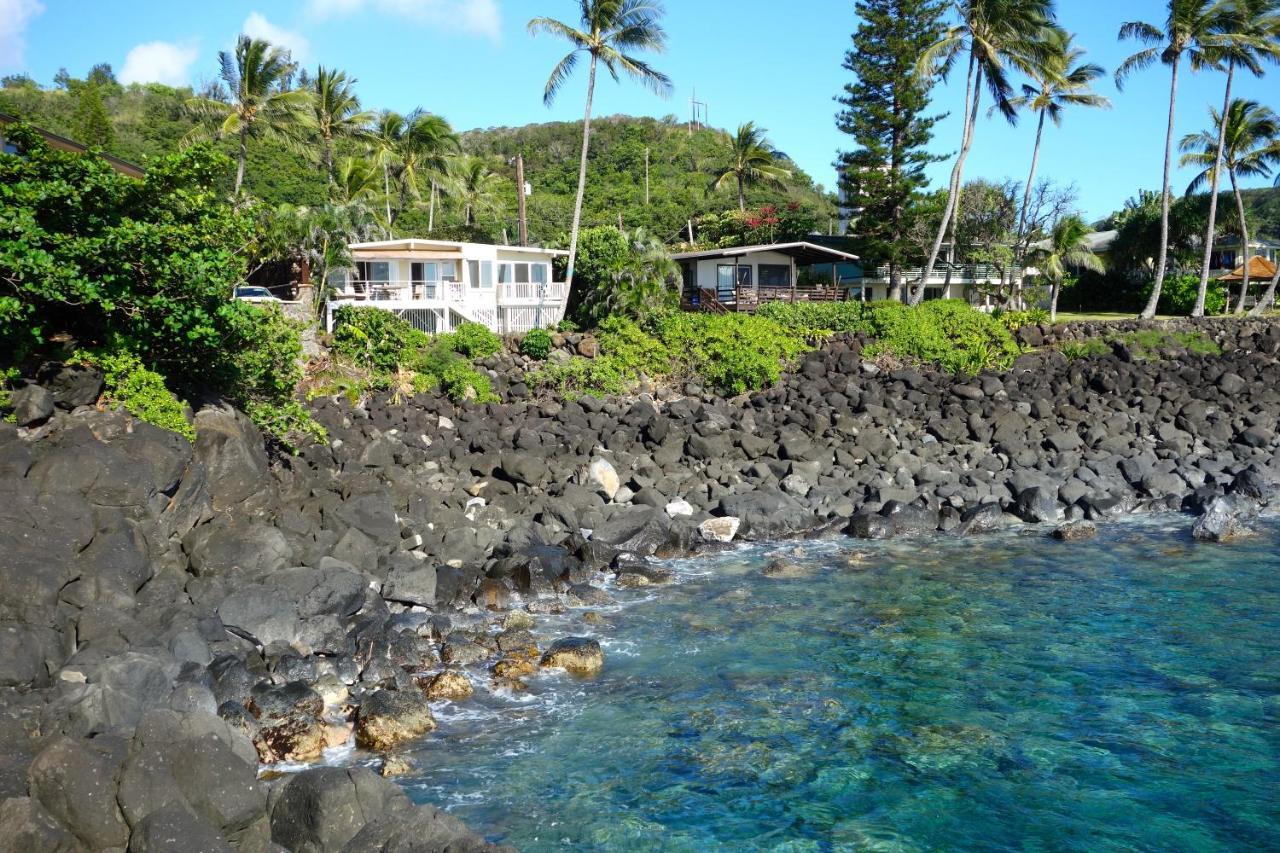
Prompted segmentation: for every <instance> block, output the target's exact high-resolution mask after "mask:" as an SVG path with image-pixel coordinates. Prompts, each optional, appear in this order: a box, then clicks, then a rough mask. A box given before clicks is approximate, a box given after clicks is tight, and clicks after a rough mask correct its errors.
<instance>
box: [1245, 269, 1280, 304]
mask: <svg viewBox="0 0 1280 853" xmlns="http://www.w3.org/2000/svg"><path fill="white" fill-rule="evenodd" d="M1276 285H1280V263H1277V264H1276V274H1275V275H1273V276H1271V283H1270V284H1268V285H1267V292H1266V293H1264V294H1262V298H1261V299H1259V300H1258V304H1257V305H1254V306H1253V308H1252V309H1251V310H1250V311H1249V316H1250V317H1260V316H1262V314H1263V313H1264V312H1266V310H1267V309H1268V308H1270V307H1271V304H1272V303H1273V302H1275V301H1276Z"/></svg>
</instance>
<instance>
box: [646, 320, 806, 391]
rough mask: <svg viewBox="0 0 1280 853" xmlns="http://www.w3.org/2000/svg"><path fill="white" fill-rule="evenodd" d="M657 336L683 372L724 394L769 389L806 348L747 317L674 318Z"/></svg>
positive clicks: (772, 325)
mask: <svg viewBox="0 0 1280 853" xmlns="http://www.w3.org/2000/svg"><path fill="white" fill-rule="evenodd" d="M660 336H661V338H662V342H663V343H664V344H665V345H666V347H667V350H668V351H669V352H670V353H671V354H672V356H673V357H674V358H675V359H676V360H677V362H678V363H680V364H682V365H684V367H685V369H686V370H687V372H688V373H690V374H693V375H696V376H699V377H700V378H701V379H702V381H703V382H705V383H706V384H707V386H709V387H710V388H713V389H715V390H716V391H718V392H720V393H722V394H728V395H732V394H741V393H743V392H745V391H749V390H755V389H760V388H764V387H766V386H768V385H772V384H773V383H774V382H777V381H778V379H779V377H780V376H781V375H782V369H783V367H784V366H786V365H787V364H788V363H790V362H791V361H792V360H793V359H794V358H795V357H796V356H797V355H799V354H800V353H802V352H804V351H805V349H807V345H806V342H805V339H804V336H803V335H800V334H797V333H796V332H793V331H789V330H787V329H784V328H783V327H782V326H779V325H778V324H777V323H775V322H774V321H773V320H770V319H768V318H767V317H758V316H753V315H751V314H676V315H673V316H671V317H669V318H667V319H666V320H665V321H664V322H663V323H662V326H661V329H660Z"/></svg>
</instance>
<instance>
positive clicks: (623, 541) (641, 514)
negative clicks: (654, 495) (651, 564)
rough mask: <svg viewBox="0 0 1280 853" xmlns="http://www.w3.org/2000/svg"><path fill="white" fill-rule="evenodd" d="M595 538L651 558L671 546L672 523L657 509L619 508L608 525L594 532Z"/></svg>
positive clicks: (643, 507) (610, 518)
mask: <svg viewBox="0 0 1280 853" xmlns="http://www.w3.org/2000/svg"><path fill="white" fill-rule="evenodd" d="M591 539H592V541H594V542H600V543H603V544H605V545H608V546H610V547H612V548H614V549H616V550H618V551H625V552H628V553H632V554H638V555H640V556H645V557H647V556H651V555H653V554H657V553H659V552H662V551H664V550H665V549H667V548H668V546H669V545H670V542H671V529H670V521H669V519H668V518H667V515H666V513H664V512H663V511H662V510H659V509H657V508H655V507H651V506H629V507H619V508H618V509H617V510H616V511H615V512H614V513H613V514H612V515H611V516H610V517H609V518H608V519H607V520H606V521H605V522H604V524H601V525H599V526H597V527H596V528H595V529H594V530H592V531H591Z"/></svg>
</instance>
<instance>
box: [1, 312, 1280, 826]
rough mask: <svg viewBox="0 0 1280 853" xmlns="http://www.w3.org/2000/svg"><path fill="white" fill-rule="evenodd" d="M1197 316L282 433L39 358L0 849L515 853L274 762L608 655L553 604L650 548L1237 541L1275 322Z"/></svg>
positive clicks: (382, 736) (404, 726)
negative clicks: (1012, 343)
mask: <svg viewBox="0 0 1280 853" xmlns="http://www.w3.org/2000/svg"><path fill="white" fill-rule="evenodd" d="M1186 327H1187V328H1189V329H1192V328H1193V329H1195V330H1199V331H1202V332H1205V333H1207V334H1208V335H1210V336H1211V337H1212V338H1213V339H1214V340H1215V341H1216V343H1217V344H1218V345H1219V346H1220V347H1221V349H1222V354H1221V355H1199V354H1194V353H1190V352H1187V351H1185V350H1182V351H1179V350H1177V349H1172V350H1168V351H1165V352H1162V353H1160V355H1161V358H1158V359H1155V358H1152V359H1144V358H1140V357H1139V356H1138V355H1137V354H1135V352H1133V351H1132V350H1131V349H1129V348H1128V347H1126V345H1125V344H1124V343H1123V342H1118V341H1117V342H1115V343H1114V344H1112V345H1111V351H1110V352H1109V353H1107V354H1105V355H1094V356H1090V357H1087V358H1078V359H1076V360H1069V359H1068V358H1067V357H1066V356H1064V355H1063V354H1062V353H1061V352H1058V351H1056V350H1052V349H1045V350H1041V351H1036V352H1031V353H1028V354H1027V355H1024V356H1022V357H1021V358H1020V359H1019V360H1018V362H1017V363H1016V364H1015V365H1014V366H1013V367H1012V368H1011V369H1010V370H1008V371H1003V372H989V373H984V374H981V375H979V376H977V377H973V378H956V377H951V376H948V375H943V374H940V373H937V372H935V371H931V370H928V369H922V368H914V367H909V366H908V367H904V366H900V365H893V364H890V363H888V362H886V361H884V360H879V361H876V362H872V361H866V360H864V359H863V358H862V357H861V351H862V346H863V343H864V342H863V341H860V340H858V339H856V338H851V337H844V338H836V339H833V340H830V341H828V342H826V343H825V344H824V345H823V346H822V348H821V349H819V350H816V351H815V352H813V353H811V354H809V355H808V356H806V357H804V358H803V359H802V360H801V362H800V363H799V364H798V365H797V367H796V369H795V370H794V371H793V372H791V373H789V374H786V375H785V376H784V378H783V380H782V381H781V382H780V383H779V384H778V385H777V386H775V387H773V388H770V389H768V390H766V391H763V392H760V393H757V394H751V395H744V396H742V397H738V398H734V399H731V400H725V399H718V398H716V397H714V396H711V395H708V394H706V393H705V392H703V390H702V389H700V388H698V387H696V386H694V385H686V386H684V387H681V388H661V389H657V388H655V389H651V392H652V393H649V394H641V395H639V396H638V397H636V398H634V399H626V400H596V399H592V398H583V399H581V400H578V401H552V400H540V399H536V398H534V397H533V396H532V395H531V392H530V389H529V385H528V384H527V383H526V381H525V371H526V370H527V369H528V368H529V367H530V365H529V364H527V363H526V362H525V361H524V360H522V359H521V358H520V357H519V356H516V355H512V354H503V355H499V356H495V357H493V358H492V359H489V360H487V361H486V362H484V363H482V366H483V367H485V368H486V369H488V370H489V371H490V374H491V377H492V379H493V384H494V388H495V390H496V391H497V392H498V393H499V394H500V396H501V397H502V398H503V402H502V403H499V404H491V405H485V406H474V405H464V406H461V407H459V406H454V405H453V404H451V403H449V402H448V401H447V400H445V399H443V398H440V397H435V396H426V395H423V396H419V397H416V398H413V399H410V400H406V401H402V402H398V403H396V402H393V401H392V400H390V399H387V398H381V399H375V400H373V401H370V402H369V403H368V404H366V405H364V406H362V407H359V408H353V407H351V406H350V405H349V404H347V403H346V402H344V401H338V400H330V399H324V400H318V401H315V403H313V408H314V410H315V414H316V417H317V419H318V420H320V421H321V422H322V423H323V424H324V425H325V426H326V428H327V429H328V431H329V437H330V443H329V444H328V445H324V446H314V447H310V448H306V449H304V450H303V451H302V452H301V453H299V454H298V455H297V456H278V457H275V458H273V457H272V456H269V454H268V451H267V448H266V447H265V446H264V443H263V440H262V437H261V435H260V434H259V433H258V432H257V431H256V429H255V428H254V427H253V426H252V424H250V423H249V422H248V420H247V419H246V418H245V417H244V416H243V415H240V414H238V413H236V412H234V411H232V410H229V409H225V408H216V407H209V408H205V409H203V410H201V411H200V412H199V413H198V414H197V416H196V425H197V439H196V441H195V443H194V445H192V444H188V442H187V441H186V440H185V439H183V438H181V437H180V436H177V435H175V434H173V433H168V432H165V431H163V430H160V429H157V428H155V427H152V426H150V425H148V424H145V423H141V422H139V421H136V420H133V419H132V418H129V417H127V416H125V415H123V414H121V413H118V412H102V411H99V410H97V409H96V408H94V407H93V406H92V403H93V402H94V401H95V400H96V398H97V392H98V390H99V389H100V387H101V380H100V377H97V376H96V375H95V374H93V373H92V371H88V370H85V369H78V368H61V367H58V366H50V367H49V368H48V369H46V370H43V371H42V372H41V374H40V376H39V382H38V384H32V385H31V386H29V387H28V388H25V389H22V390H20V391H18V392H16V393H15V403H16V404H17V415H18V420H19V423H20V425H19V426H15V425H9V424H3V425H0V491H2V492H3V494H4V496H5V499H4V500H0V548H2V549H3V551H4V553H5V555H6V556H5V559H4V560H2V561H0V648H2V651H3V653H2V654H0V686H3V688H4V689H3V691H0V695H2V696H3V701H2V702H0V743H2V744H3V755H2V756H0V850H35V849H40V850H45V849H47V850H105V849H123V848H127V849H128V850H130V851H160V850H179V849H181V850H197V849H198V850H205V849H207V850H231V849H234V850H241V851H256V850H281V849H285V850H314V851H328V850H348V851H374V850H398V851H399V850H423V851H426V850H445V849H448V850H473V849H474V850H480V849H492V848H491V847H490V846H489V845H487V844H486V843H485V842H484V840H483V839H480V838H477V837H475V836H474V835H472V834H470V833H469V832H468V831H467V830H466V828H465V827H464V826H462V825H461V823H460V822H458V821H457V820H455V819H453V818H451V817H449V816H448V815H445V814H443V813H441V812H439V811H438V810H436V809H433V808H431V807H429V806H421V807H415V806H412V805H411V804H410V803H409V801H408V800H407V798H406V797H405V795H404V794H403V793H402V792H401V791H400V789H399V788H398V787H397V786H396V785H395V783H394V782H392V781H390V780H389V779H387V778H383V777H382V776H380V775H378V774H376V773H373V772H372V771H370V770H367V769H363V768H358V769H344V768H314V769H311V770H307V771H304V772H301V773H297V774H292V775H289V776H284V777H281V778H278V779H267V778H265V777H263V778H259V773H258V768H259V764H260V763H261V764H265V765H270V764H273V763H277V762H282V761H289V762H299V761H301V762H306V761H312V760H314V759H316V758H318V757H319V756H320V755H321V754H322V752H323V750H324V749H325V748H326V747H328V746H331V745H334V744H338V743H346V742H351V741H354V742H355V743H356V745H358V746H359V747H361V748H365V749H370V750H377V751H381V752H384V753H386V754H387V758H386V760H385V762H384V765H383V768H384V769H383V772H384V774H385V775H394V774H395V773H396V772H402V771H403V770H405V769H406V767H405V763H404V761H403V759H401V758H400V757H399V756H398V755H397V754H396V750H397V747H398V746H400V745H402V744H406V743H411V742H412V741H413V740H414V739H416V738H419V737H421V736H422V735H423V734H425V733H427V732H429V731H431V730H432V729H434V728H435V719H434V717H433V713H432V706H433V704H434V703H438V702H446V701H451V702H466V701H467V697H468V696H469V695H470V694H471V692H472V691H474V690H485V689H501V690H520V689H521V688H522V686H523V682H522V679H523V678H525V677H527V676H528V675H530V674H531V673H533V672H536V671H537V670H538V669H539V668H541V667H556V668H561V669H565V670H566V671H568V672H571V673H575V674H578V675H590V674H591V673H592V672H594V671H597V670H598V669H599V667H600V666H601V665H604V661H603V656H602V655H601V652H600V648H599V645H598V644H597V643H595V642H594V641H593V640H589V639H586V638H583V637H573V636H559V635H556V636H550V635H547V634H546V633H545V632H544V631H541V630H540V628H539V624H540V623H539V619H540V617H542V616H543V615H544V614H547V613H558V612H564V611H565V610H566V609H570V610H572V609H574V608H578V609H579V610H578V611H577V612H579V613H581V614H582V616H583V618H589V617H587V616H586V614H588V613H589V612H590V608H591V607H595V606H601V605H602V604H605V603H607V602H608V601H609V597H608V593H607V592H606V591H605V590H604V589H603V588H602V587H601V584H600V580H601V579H602V578H604V577H608V576H609V575H610V574H611V575H612V576H613V577H614V579H615V582H616V583H617V584H618V585H621V586H630V587H635V586H648V585H653V584H660V583H663V582H665V581H666V580H668V579H669V578H670V574H669V573H668V572H667V571H666V570H664V569H662V568H661V567H658V566H655V565H654V564H652V563H651V562H649V561H648V560H647V559H646V558H648V557H651V556H674V555H679V554H688V553H692V552H694V551H696V550H698V549H700V548H716V547H724V545H725V543H729V542H734V541H743V540H749V541H753V540H768V539H777V538H784V537H792V536H824V535H855V536H863V537H876V538H881V537H888V536H907V535H913V534H923V533H934V532H937V531H942V532H944V533H948V534H951V535H972V534H977V533H981V532H983V531H985V530H990V529H993V528H995V527H997V526H999V525H1002V524H1005V523H1010V522H1012V521H1014V520H1015V519H1020V520H1022V521H1025V522H1031V523H1040V524H1045V525H1048V527H1047V528H1046V532H1048V531H1049V530H1057V531H1059V532H1058V534H1057V535H1059V536H1061V537H1063V538H1075V537H1079V536H1086V535H1088V530H1089V529H1088V526H1087V525H1088V523H1091V522H1095V521H1105V520H1107V519H1111V518H1116V517H1119V516H1122V515H1126V514H1130V513H1133V512H1140V511H1144V510H1187V511H1190V512H1193V513H1196V514H1197V515H1199V516H1200V520H1199V521H1198V522H1197V536H1198V537H1200V538H1204V539H1226V538H1230V537H1231V536H1233V535H1240V534H1241V533H1243V532H1245V531H1246V530H1247V526H1248V519H1249V517H1250V516H1251V515H1252V514H1256V512H1257V511H1258V509H1259V508H1260V507H1261V506H1263V505H1265V504H1266V503H1268V502H1269V501H1271V500H1272V499H1273V498H1274V497H1275V496H1276V494H1277V493H1278V492H1280V441H1278V440H1277V421H1278V420H1280V361H1277V354H1278V353H1280V325H1275V324H1272V323H1270V322H1267V321H1265V320H1216V321H1203V322H1197V323H1194V324H1191V323H1188V324H1186ZM1115 329H1117V327H1116V326H1107V327H1105V329H1104V328H1091V327H1089V326H1087V325H1086V326H1073V327H1054V328H1043V329H1041V328H1035V329H1024V330H1022V332H1020V338H1021V339H1022V340H1023V342H1024V343H1027V344H1029V345H1033V346H1039V345H1042V344H1044V343H1046V342H1062V341H1070V340H1081V339H1088V338H1092V337H1096V336H1098V335H1100V334H1104V333H1107V332H1111V331H1114V330H1115ZM561 343H562V345H563V346H564V347H565V348H566V349H568V348H574V349H576V350H578V351H579V352H580V353H581V354H586V352H583V350H586V351H588V352H589V350H590V343H589V339H577V340H575V339H574V338H572V337H570V338H569V339H568V340H564V341H561ZM477 672H484V673H486V674H485V676H484V677H483V678H477V677H476V675H475V674H476V673H477ZM437 707H438V706H437Z"/></svg>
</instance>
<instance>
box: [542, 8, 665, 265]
mask: <svg viewBox="0 0 1280 853" xmlns="http://www.w3.org/2000/svg"><path fill="white" fill-rule="evenodd" d="M579 4H580V6H581V9H580V11H581V29H578V28H577V27H572V26H570V25H569V24H566V23H563V22H561V21H557V20H555V19H554V18H534V19H533V20H531V21H530V22H529V32H531V33H533V34H535V35H536V34H538V33H547V34H549V35H555V36H560V37H561V38H563V39H565V40H566V41H568V42H569V43H570V44H571V45H573V50H571V51H570V52H569V53H568V54H567V55H565V57H564V58H563V59H561V60H560V61H559V62H557V63H556V66H555V68H553V69H551V76H550V77H548V78H547V85H546V88H545V89H544V90H543V94H542V101H543V103H544V104H546V105H547V106H551V104H552V103H554V102H555V99H556V94H557V93H558V92H559V91H560V88H561V87H562V86H563V85H564V82H565V81H566V80H568V79H569V75H570V74H571V73H573V69H574V68H575V67H576V66H577V64H578V58H579V56H580V55H581V54H583V53H588V54H590V55H591V68H590V72H589V73H588V75H587V106H586V110H585V112H584V113H583V118H582V156H581V160H580V162H579V164H578V196H577V198H576V199H575V200H574V203H573V226H572V228H571V230H570V234H569V269H568V271H567V273H566V275H565V287H566V289H567V290H572V289H573V265H574V262H575V261H576V260H577V256H578V229H579V227H580V225H581V223H582V197H583V195H584V193H585V192H586V189H587V149H588V147H589V145H590V144H591V102H592V100H593V99H594V97H595V90H596V66H597V65H598V64H599V63H602V62H603V63H604V67H605V68H606V69H608V71H609V74H610V76H612V77H613V79H614V80H617V79H618V71H619V70H621V71H624V72H626V74H627V75H628V76H630V77H632V78H633V79H635V80H638V81H640V83H642V84H643V85H645V86H647V87H648V88H650V89H652V90H653V91H654V92H656V93H658V94H659V95H662V96H663V97H666V96H667V95H668V94H670V92H671V80H670V79H669V78H668V77H667V75H665V74H663V73H662V72H661V71H658V70H657V69H655V68H653V67H652V66H650V65H649V64H648V63H646V62H644V61H643V60H641V59H638V58H636V57H635V56H634V55H632V53H629V52H628V51H641V50H651V51H654V52H655V53H661V52H662V51H663V50H664V49H665V48H666V42H667V34H666V31H665V30H663V28H662V24H661V23H660V22H659V19H660V18H661V17H662V13H663V9H662V4H661V3H658V2H655V0H579Z"/></svg>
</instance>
